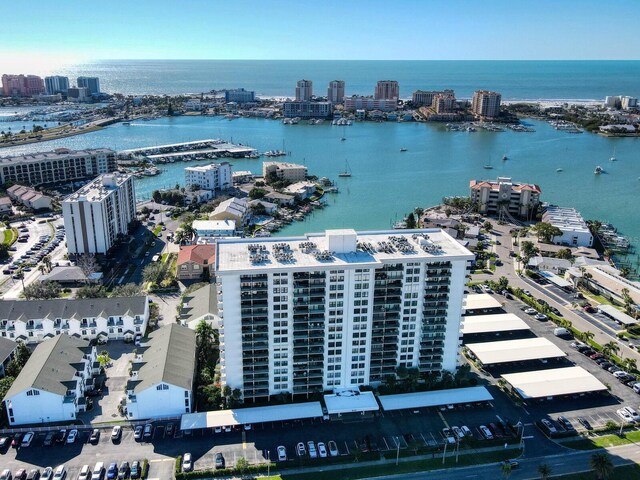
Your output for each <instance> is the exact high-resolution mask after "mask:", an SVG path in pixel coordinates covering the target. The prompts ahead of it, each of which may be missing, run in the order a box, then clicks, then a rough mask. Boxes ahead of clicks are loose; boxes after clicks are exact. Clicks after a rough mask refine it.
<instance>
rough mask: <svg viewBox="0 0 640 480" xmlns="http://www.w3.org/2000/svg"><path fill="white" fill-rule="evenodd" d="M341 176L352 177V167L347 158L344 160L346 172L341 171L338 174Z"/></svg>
mask: <svg viewBox="0 0 640 480" xmlns="http://www.w3.org/2000/svg"><path fill="white" fill-rule="evenodd" d="M338 176H339V177H350V176H351V167H349V162H348V161H347V160H345V161H344V172H340V173H339V174H338Z"/></svg>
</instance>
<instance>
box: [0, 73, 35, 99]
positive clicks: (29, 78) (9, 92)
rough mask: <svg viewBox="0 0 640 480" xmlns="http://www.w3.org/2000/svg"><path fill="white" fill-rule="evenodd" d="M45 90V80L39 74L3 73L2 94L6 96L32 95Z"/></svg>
mask: <svg viewBox="0 0 640 480" xmlns="http://www.w3.org/2000/svg"><path fill="white" fill-rule="evenodd" d="M44 92H45V89H44V81H43V80H42V78H40V77H38V76H37V75H9V74H4V75H2V94H3V95H4V96H5V97H31V96H33V95H41V94H43V93H44Z"/></svg>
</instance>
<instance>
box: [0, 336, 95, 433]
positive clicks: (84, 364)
mask: <svg viewBox="0 0 640 480" xmlns="http://www.w3.org/2000/svg"><path fill="white" fill-rule="evenodd" d="M96 358H97V353H96V347H92V346H90V345H89V342H88V341H87V340H82V339H80V338H76V337H72V336H70V335H66V334H62V335H58V336H56V337H55V338H50V339H49V340H47V341H45V342H43V343H41V344H40V345H38V346H37V347H36V349H35V350H34V351H33V353H32V354H31V357H29V360H28V361H27V363H26V365H25V366H24V368H23V369H22V371H21V372H20V375H18V377H17V378H16V379H15V381H14V382H13V384H12V385H11V388H10V389H9V391H8V392H7V394H6V395H5V397H4V399H3V401H4V404H5V409H6V412H7V418H8V420H9V425H12V426H13V425H25V424H38V423H39V424H43V423H54V422H69V421H71V420H74V419H75V418H76V414H77V413H78V412H81V411H84V410H85V409H86V400H85V397H84V392H85V390H87V389H89V388H91V380H92V377H93V375H96V374H98V373H99V371H100V365H99V364H98V363H97V362H96Z"/></svg>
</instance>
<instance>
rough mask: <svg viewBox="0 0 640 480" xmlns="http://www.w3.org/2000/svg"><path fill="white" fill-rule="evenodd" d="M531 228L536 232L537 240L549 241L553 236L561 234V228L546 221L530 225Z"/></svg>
mask: <svg viewBox="0 0 640 480" xmlns="http://www.w3.org/2000/svg"><path fill="white" fill-rule="evenodd" d="M531 230H533V231H534V232H535V233H536V235H537V236H538V240H541V241H543V242H545V243H550V242H551V240H552V239H553V237H557V236H560V235H562V230H560V229H559V228H558V227H556V226H554V225H551V224H550V223H547V222H538V223H536V224H535V225H534V226H532V227H531Z"/></svg>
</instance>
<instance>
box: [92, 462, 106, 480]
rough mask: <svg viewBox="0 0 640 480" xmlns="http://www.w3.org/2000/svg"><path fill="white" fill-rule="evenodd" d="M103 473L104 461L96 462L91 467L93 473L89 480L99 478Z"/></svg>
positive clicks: (97, 479)
mask: <svg viewBox="0 0 640 480" xmlns="http://www.w3.org/2000/svg"><path fill="white" fill-rule="evenodd" d="M103 475H104V462H98V463H96V465H95V466H94V467H93V473H92V474H91V480H101V479H102V478H103V477H102V476H103Z"/></svg>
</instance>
